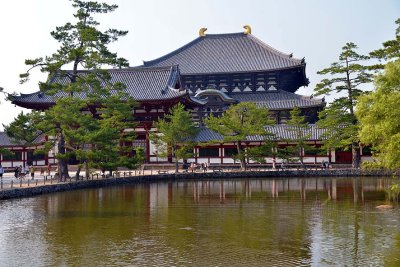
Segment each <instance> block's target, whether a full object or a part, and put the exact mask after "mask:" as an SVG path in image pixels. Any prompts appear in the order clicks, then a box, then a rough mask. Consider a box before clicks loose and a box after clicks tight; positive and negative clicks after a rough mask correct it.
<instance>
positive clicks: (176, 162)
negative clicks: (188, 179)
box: [172, 146, 179, 173]
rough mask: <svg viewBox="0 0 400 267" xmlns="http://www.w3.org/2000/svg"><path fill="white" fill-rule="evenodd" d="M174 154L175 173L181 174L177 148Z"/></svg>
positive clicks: (174, 149)
mask: <svg viewBox="0 0 400 267" xmlns="http://www.w3.org/2000/svg"><path fill="white" fill-rule="evenodd" d="M172 153H173V155H174V158H175V173H178V172H179V164H178V159H177V158H176V146H175V147H174V148H173V151H172Z"/></svg>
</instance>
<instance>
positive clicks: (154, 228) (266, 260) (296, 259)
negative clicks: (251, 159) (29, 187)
mask: <svg viewBox="0 0 400 267" xmlns="http://www.w3.org/2000/svg"><path fill="white" fill-rule="evenodd" d="M391 183H392V180H391V179H390V178H384V179H381V178H376V179H372V178H371V179H370V178H368V179H365V178H362V179H360V178H358V179H352V178H344V179H339V178H338V179H336V178H335V179H332V178H320V179H317V178H307V179H300V178H299V179H297V178H290V179H254V180H253V179H252V180H248V179H235V180H201V181H175V182H159V183H149V184H142V185H124V186H115V187H106V188H100V189H88V190H78V191H73V192H63V193H56V194H49V195H43V196H38V197H32V198H25V199H15V200H6V201H1V202H0V266H84V265H86V266H110V265H111V266H128V265H129V266H400V227H399V226H400V208H399V206H398V205H397V204H395V205H394V207H393V208H392V209H379V208H376V207H377V206H378V205H382V204H387V203H388V202H387V200H386V199H387V195H386V191H385V189H386V188H387V187H388V186H390V184H391Z"/></svg>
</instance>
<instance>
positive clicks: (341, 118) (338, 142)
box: [315, 43, 372, 168]
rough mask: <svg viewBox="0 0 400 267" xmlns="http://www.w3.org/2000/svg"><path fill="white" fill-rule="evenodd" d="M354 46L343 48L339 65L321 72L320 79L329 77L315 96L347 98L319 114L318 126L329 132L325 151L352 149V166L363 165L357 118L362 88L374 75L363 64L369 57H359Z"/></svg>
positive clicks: (341, 99)
mask: <svg viewBox="0 0 400 267" xmlns="http://www.w3.org/2000/svg"><path fill="white" fill-rule="evenodd" d="M355 49H357V46H356V45H355V44H354V43H347V44H346V45H345V46H344V47H343V48H342V53H341V54H340V55H339V61H338V62H334V63H332V64H331V66H330V67H329V68H326V69H323V70H321V71H319V72H318V74H321V75H330V76H331V77H330V78H325V79H323V80H322V81H321V82H320V83H318V84H317V85H316V88H315V92H316V95H329V94H331V93H337V94H339V95H343V93H344V95H345V96H342V97H339V98H337V99H335V100H334V101H333V103H331V104H330V105H329V106H328V107H327V108H325V110H323V111H322V112H320V114H319V117H320V120H319V121H318V125H319V127H321V128H325V129H326V133H325V134H324V136H325V137H326V138H327V141H326V142H325V144H324V145H325V148H327V149H330V148H344V149H347V148H351V151H352V166H353V168H358V167H359V165H360V151H359V139H358V121H357V118H356V117H355V114H354V107H355V105H356V103H357V98H358V97H359V96H360V95H362V94H363V91H362V90H361V89H360V85H363V84H366V83H370V82H371V81H372V74H371V73H370V72H369V71H368V70H369V67H368V66H365V65H362V64H361V63H362V62H364V61H366V60H368V59H369V57H368V56H364V55H361V54H358V53H357V52H356V51H355Z"/></svg>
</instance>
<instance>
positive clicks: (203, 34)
mask: <svg viewBox="0 0 400 267" xmlns="http://www.w3.org/2000/svg"><path fill="white" fill-rule="evenodd" d="M206 30H207V28H201V29H200V30H199V36H200V37H203V36H206Z"/></svg>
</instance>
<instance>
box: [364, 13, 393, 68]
mask: <svg viewBox="0 0 400 267" xmlns="http://www.w3.org/2000/svg"><path fill="white" fill-rule="evenodd" d="M395 23H396V24H397V28H396V33H395V39H393V40H389V41H386V42H384V43H383V48H380V49H377V50H375V51H372V52H371V53H370V56H371V57H372V58H377V59H379V60H385V61H391V60H398V59H400V18H399V19H397V20H396V22H395ZM372 67H373V68H376V69H383V68H384V64H377V65H374V66H372Z"/></svg>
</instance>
